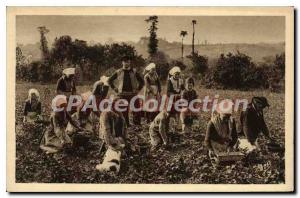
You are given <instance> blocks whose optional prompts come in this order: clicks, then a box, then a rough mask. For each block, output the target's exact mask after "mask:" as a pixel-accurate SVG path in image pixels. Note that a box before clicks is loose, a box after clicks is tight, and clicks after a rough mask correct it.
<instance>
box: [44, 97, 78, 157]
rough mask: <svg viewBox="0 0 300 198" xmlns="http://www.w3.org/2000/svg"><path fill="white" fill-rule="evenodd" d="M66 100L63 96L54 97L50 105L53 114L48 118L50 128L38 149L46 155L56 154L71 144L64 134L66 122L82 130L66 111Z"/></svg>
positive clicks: (67, 136)
mask: <svg viewBox="0 0 300 198" xmlns="http://www.w3.org/2000/svg"><path fill="white" fill-rule="evenodd" d="M66 107H67V98H66V96H64V95H58V96H56V100H54V101H53V103H52V108H53V112H52V114H51V116H50V126H49V127H48V128H47V129H46V131H45V133H44V134H43V137H42V139H41V145H40V148H41V149H42V150H44V151H45V152H46V153H47V154H48V153H56V152H58V151H59V150H61V149H62V148H63V147H64V146H65V145H67V144H72V140H71V138H70V137H69V135H68V134H67V132H66V127H67V124H68V122H70V123H71V124H72V125H73V126H74V127H75V128H77V129H78V130H83V129H82V128H81V127H80V126H78V125H77V123H76V122H75V121H73V120H72V117H71V116H70V114H69V113H68V112H67V111H66Z"/></svg>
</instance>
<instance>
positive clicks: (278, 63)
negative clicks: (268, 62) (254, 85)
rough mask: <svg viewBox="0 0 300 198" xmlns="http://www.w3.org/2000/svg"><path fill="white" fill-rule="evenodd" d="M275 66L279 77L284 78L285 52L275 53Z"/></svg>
mask: <svg viewBox="0 0 300 198" xmlns="http://www.w3.org/2000/svg"><path fill="white" fill-rule="evenodd" d="M274 65H275V68H276V69H278V70H279V72H280V74H281V75H280V76H281V78H284V75H285V53H282V54H280V55H278V54H276V57H275V60H274Z"/></svg>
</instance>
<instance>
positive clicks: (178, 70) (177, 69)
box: [169, 66, 181, 76]
mask: <svg viewBox="0 0 300 198" xmlns="http://www.w3.org/2000/svg"><path fill="white" fill-rule="evenodd" d="M176 73H181V69H180V68H179V67H178V66H175V67H173V68H172V69H171V70H170V71H169V74H170V75H172V76H173V75H174V74H176Z"/></svg>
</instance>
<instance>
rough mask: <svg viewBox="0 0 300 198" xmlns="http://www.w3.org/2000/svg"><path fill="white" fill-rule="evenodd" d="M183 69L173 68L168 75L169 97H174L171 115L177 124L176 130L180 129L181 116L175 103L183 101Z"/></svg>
mask: <svg viewBox="0 0 300 198" xmlns="http://www.w3.org/2000/svg"><path fill="white" fill-rule="evenodd" d="M180 75H181V69H180V68H179V67H177V66H175V67H173V68H172V69H171V70H170V71H169V75H168V83H167V96H168V97H169V99H170V97H173V100H172V108H171V114H172V115H173V116H174V118H175V122H176V123H177V126H176V128H179V127H180V120H179V115H180V112H177V111H176V109H175V106H174V104H175V102H176V101H177V100H180V99H181V92H182V91H183V90H184V80H183V79H182V78H181V76H180Z"/></svg>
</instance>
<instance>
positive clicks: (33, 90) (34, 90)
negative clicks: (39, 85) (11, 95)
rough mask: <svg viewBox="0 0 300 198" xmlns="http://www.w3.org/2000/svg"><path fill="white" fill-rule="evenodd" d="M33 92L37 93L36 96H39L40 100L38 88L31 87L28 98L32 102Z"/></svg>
mask: <svg viewBox="0 0 300 198" xmlns="http://www.w3.org/2000/svg"><path fill="white" fill-rule="evenodd" d="M31 94H35V95H36V97H37V100H38V101H40V93H39V91H38V90H37V89H33V88H32V89H29V91H28V100H29V101H30V103H31Z"/></svg>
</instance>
